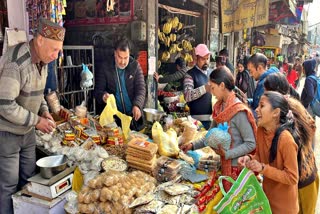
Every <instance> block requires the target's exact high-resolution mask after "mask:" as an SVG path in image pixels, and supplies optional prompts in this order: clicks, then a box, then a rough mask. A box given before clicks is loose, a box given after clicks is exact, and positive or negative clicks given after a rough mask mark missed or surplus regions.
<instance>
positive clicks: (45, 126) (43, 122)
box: [36, 117, 56, 133]
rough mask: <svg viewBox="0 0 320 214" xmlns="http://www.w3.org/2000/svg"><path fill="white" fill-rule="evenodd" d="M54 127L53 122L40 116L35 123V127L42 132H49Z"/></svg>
mask: <svg viewBox="0 0 320 214" xmlns="http://www.w3.org/2000/svg"><path fill="white" fill-rule="evenodd" d="M55 127H56V125H55V122H54V121H52V120H50V119H48V118H45V117H40V119H39V121H38V123H37V125H36V128H37V129H38V130H40V131H42V132H43V133H51V132H52V131H53V130H54V128H55Z"/></svg>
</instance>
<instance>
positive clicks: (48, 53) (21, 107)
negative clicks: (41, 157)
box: [0, 18, 65, 214]
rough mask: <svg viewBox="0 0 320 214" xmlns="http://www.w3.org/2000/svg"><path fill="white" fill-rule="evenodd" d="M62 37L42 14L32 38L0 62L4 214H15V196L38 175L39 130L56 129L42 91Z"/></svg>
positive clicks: (0, 198) (0, 211) (0, 210)
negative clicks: (37, 140) (48, 69)
mask: <svg viewBox="0 0 320 214" xmlns="http://www.w3.org/2000/svg"><path fill="white" fill-rule="evenodd" d="M64 35H65V29H64V28H63V27H61V26H59V25H58V24H55V23H53V22H51V21H48V20H45V19H43V18H40V21H39V25H38V31H37V34H36V35H35V37H34V39H32V40H31V41H30V42H26V43H20V44H18V45H16V46H13V47H10V48H9V49H8V51H7V52H6V53H5V54H4V55H3V57H2V60H1V62H0V73H1V77H0V105H1V107H0V162H1V164H0V214H10V213H13V206H12V199H11V196H12V194H14V193H15V192H16V191H18V190H19V189H21V187H22V186H24V185H25V184H26V183H27V179H28V178H30V177H31V176H33V175H34V172H35V168H36V138H35V128H37V129H38V130H40V131H42V132H43V133H50V132H52V131H53V129H54V128H55V122H54V120H53V118H52V117H51V115H50V113H49V111H48V107H47V103H46V101H45V100H44V96H43V92H44V88H45V84H46V79H47V68H48V66H47V64H48V63H49V62H51V61H53V60H55V59H57V57H58V53H59V52H60V51H61V50H62V46H63V40H64Z"/></svg>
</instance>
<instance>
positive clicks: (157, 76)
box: [153, 72, 159, 82]
mask: <svg viewBox="0 0 320 214" xmlns="http://www.w3.org/2000/svg"><path fill="white" fill-rule="evenodd" d="M153 77H154V78H155V79H156V81H157V82H159V74H158V73H157V72H154V74H153Z"/></svg>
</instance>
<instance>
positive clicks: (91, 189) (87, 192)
mask: <svg viewBox="0 0 320 214" xmlns="http://www.w3.org/2000/svg"><path fill="white" fill-rule="evenodd" d="M155 183H156V180H155V179H154V178H152V177H151V176H149V175H147V174H145V173H143V172H140V171H133V172H131V173H125V172H115V171H113V172H112V173H107V172H106V173H102V174H100V175H98V176H97V177H95V178H93V179H91V180H89V181H88V186H85V187H83V188H82V189H81V191H80V192H79V194H78V202H79V204H78V209H79V212H80V213H133V210H132V209H130V208H129V205H130V204H131V203H132V202H133V201H134V200H135V199H136V198H138V197H141V196H144V195H146V194H147V193H149V192H153V191H154V189H155Z"/></svg>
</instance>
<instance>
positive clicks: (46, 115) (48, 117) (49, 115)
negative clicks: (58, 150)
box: [41, 111, 56, 127]
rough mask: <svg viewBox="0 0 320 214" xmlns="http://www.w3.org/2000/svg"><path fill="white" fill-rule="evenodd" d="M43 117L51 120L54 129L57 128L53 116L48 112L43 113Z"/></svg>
mask: <svg viewBox="0 0 320 214" xmlns="http://www.w3.org/2000/svg"><path fill="white" fill-rule="evenodd" d="M41 117H44V118H47V119H49V120H51V121H52V122H53V124H54V127H56V122H55V121H54V119H53V117H52V115H51V114H50V113H49V112H48V111H45V112H43V113H42V115H41Z"/></svg>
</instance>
